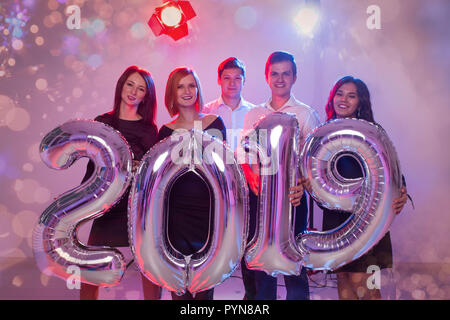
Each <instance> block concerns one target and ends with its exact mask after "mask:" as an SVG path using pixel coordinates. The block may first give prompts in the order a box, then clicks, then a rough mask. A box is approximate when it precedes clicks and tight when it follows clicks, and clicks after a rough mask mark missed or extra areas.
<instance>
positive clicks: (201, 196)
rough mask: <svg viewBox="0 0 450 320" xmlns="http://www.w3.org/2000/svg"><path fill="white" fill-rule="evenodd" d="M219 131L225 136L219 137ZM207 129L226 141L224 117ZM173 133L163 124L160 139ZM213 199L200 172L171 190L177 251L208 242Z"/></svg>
mask: <svg viewBox="0 0 450 320" xmlns="http://www.w3.org/2000/svg"><path fill="white" fill-rule="evenodd" d="M212 129H214V130H212ZM217 130H219V131H220V133H221V135H222V137H220V136H218V134H217V133H218V131H217ZM204 131H206V132H208V133H210V134H211V135H213V136H215V137H216V138H219V139H221V140H226V130H225V125H224V124H223V121H222V119H221V118H220V117H218V118H217V119H215V120H214V121H213V122H212V123H211V124H210V125H209V126H208V127H207V128H206V129H205V130H204ZM173 132H174V130H173V129H170V128H169V127H167V126H165V125H164V126H162V127H161V129H160V130H159V133H158V140H162V139H164V138H167V137H169V136H171V135H172V133H173ZM213 201H214V200H213V198H212V192H210V190H209V189H208V186H207V184H206V183H205V181H204V180H203V179H202V178H201V177H200V176H199V175H198V174H197V173H194V172H192V171H188V172H186V173H185V174H183V175H182V176H180V177H179V178H178V179H177V180H175V182H174V183H173V185H172V188H171V190H170V193H169V205H168V206H169V210H168V214H169V219H168V236H169V240H170V242H171V244H172V245H173V247H174V248H175V249H176V250H178V251H179V252H181V253H182V254H184V255H190V254H194V253H195V252H198V251H199V250H200V249H201V248H202V247H203V246H204V245H205V243H206V242H207V240H208V233H209V231H210V223H209V218H210V209H211V208H213V206H214V203H213Z"/></svg>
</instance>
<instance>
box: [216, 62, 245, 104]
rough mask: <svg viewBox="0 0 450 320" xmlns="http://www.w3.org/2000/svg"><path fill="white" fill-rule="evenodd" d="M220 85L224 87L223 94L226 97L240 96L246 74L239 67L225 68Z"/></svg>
mask: <svg viewBox="0 0 450 320" xmlns="http://www.w3.org/2000/svg"><path fill="white" fill-rule="evenodd" d="M218 82H219V85H220V87H221V89H222V96H223V97H226V98H230V99H233V98H240V97H241V91H242V86H243V85H244V76H243V75H242V71H241V69H239V68H229V69H224V70H223V72H222V75H221V76H220V78H219V81H218Z"/></svg>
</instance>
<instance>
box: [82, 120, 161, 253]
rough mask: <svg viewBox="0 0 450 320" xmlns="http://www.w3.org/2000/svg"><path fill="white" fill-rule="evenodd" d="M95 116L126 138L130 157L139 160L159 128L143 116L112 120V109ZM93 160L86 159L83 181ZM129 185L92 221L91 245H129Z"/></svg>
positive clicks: (150, 145)
mask: <svg viewBox="0 0 450 320" xmlns="http://www.w3.org/2000/svg"><path fill="white" fill-rule="evenodd" d="M94 120H96V121H99V122H103V123H105V124H107V125H110V126H111V127H113V128H114V129H116V130H117V131H119V132H120V133H121V134H122V136H123V137H124V138H125V139H126V140H127V142H128V144H129V145H130V148H131V150H132V152H133V156H134V158H133V160H141V159H142V157H143V156H144V155H145V153H146V152H147V151H148V150H149V149H150V148H151V147H152V146H153V145H154V144H155V143H156V141H157V140H156V139H157V134H158V129H157V127H156V125H151V124H148V123H146V122H144V121H143V120H137V121H133V120H122V119H116V120H114V118H113V115H112V113H105V114H103V115H100V116H98V117H96V118H95V119H94ZM93 171H94V164H93V162H92V161H89V163H88V166H87V169H86V174H85V176H84V178H83V181H82V182H84V181H86V180H87V179H89V177H90V176H91V175H92V173H93ZM129 190H130V189H129V188H128V190H127V191H126V192H125V194H124V195H123V196H122V199H121V200H119V202H118V203H116V204H115V205H114V206H113V207H112V208H111V209H110V210H109V211H108V212H106V213H105V214H104V215H103V216H101V217H100V218H97V219H95V220H94V222H93V223H92V228H91V233H90V235H89V240H88V244H89V245H93V246H110V247H128V246H129V241H128V216H127V204H128V195H129Z"/></svg>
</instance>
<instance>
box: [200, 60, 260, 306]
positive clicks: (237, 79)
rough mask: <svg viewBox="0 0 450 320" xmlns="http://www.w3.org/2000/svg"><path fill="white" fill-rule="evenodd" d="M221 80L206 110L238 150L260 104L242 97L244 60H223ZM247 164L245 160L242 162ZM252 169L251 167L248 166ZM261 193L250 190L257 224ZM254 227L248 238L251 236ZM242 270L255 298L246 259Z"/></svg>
mask: <svg viewBox="0 0 450 320" xmlns="http://www.w3.org/2000/svg"><path fill="white" fill-rule="evenodd" d="M217 82H218V84H219V86H220V89H221V94H220V97H219V98H218V99H216V100H214V101H211V102H209V103H207V104H206V105H205V106H204V107H203V112H205V113H212V114H215V115H218V116H220V117H221V118H222V120H223V122H224V123H225V127H226V128H227V143H228V144H229V145H230V146H231V148H232V150H234V151H236V148H237V146H238V144H239V139H240V135H241V131H242V129H243V128H244V118H245V115H246V114H247V113H248V112H249V111H251V110H252V109H253V108H255V107H256V106H255V105H254V104H252V103H250V102H248V101H246V100H245V99H244V98H243V97H242V88H243V86H244V83H245V66H244V63H243V62H242V61H240V60H239V59H237V58H235V57H230V58H228V59H225V60H224V61H222V62H221V63H220V65H219V67H218V69H217ZM242 165H243V166H245V164H242ZM246 171H250V170H248V169H247V170H246ZM257 201H258V197H257V195H255V194H254V193H252V192H251V191H250V192H249V207H250V211H251V213H250V224H251V225H252V226H254V225H255V221H254V219H255V216H256V208H257ZM252 231H254V228H253V229H252V230H251V231H250V235H249V238H248V240H250V237H251V233H252ZM242 265H243V268H242V272H243V273H245V272H247V274H246V275H243V281H244V286H245V289H246V292H245V297H244V299H252V298H253V297H254V296H255V294H256V287H255V279H254V273H253V272H252V271H250V270H248V269H247V268H245V262H244V261H243V260H242Z"/></svg>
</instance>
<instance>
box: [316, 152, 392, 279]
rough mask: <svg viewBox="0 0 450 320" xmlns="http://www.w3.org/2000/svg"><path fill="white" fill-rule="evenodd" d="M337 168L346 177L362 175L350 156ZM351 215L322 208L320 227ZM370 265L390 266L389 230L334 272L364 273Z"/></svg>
mask: <svg viewBox="0 0 450 320" xmlns="http://www.w3.org/2000/svg"><path fill="white" fill-rule="evenodd" d="M337 169H338V171H339V173H340V174H341V175H342V176H343V177H346V178H353V179H355V178H360V177H362V176H363V173H362V171H361V170H362V169H361V167H360V165H359V164H358V163H357V161H356V160H355V159H353V158H352V157H342V158H341V159H340V160H339V161H338V163H337ZM351 215H352V213H351V212H344V211H338V210H329V209H323V224H322V229H323V230H324V231H326V230H330V229H334V228H336V227H338V226H339V225H341V224H343V223H344V222H345V221H346V220H347V219H348V218H349V217H350V216H351ZM371 265H376V266H378V267H379V268H380V269H385V268H392V244H391V236H390V233H389V232H387V233H386V234H385V235H384V237H383V238H382V239H381V240H380V241H379V242H378V243H377V244H376V245H375V246H374V247H372V249H370V250H369V252H367V253H366V254H365V255H363V256H361V257H359V258H358V259H356V260H354V261H352V262H350V263H349V264H347V265H345V266H342V267H341V268H339V269H338V270H336V272H364V273H366V272H367V268H368V267H369V266H371Z"/></svg>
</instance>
